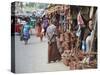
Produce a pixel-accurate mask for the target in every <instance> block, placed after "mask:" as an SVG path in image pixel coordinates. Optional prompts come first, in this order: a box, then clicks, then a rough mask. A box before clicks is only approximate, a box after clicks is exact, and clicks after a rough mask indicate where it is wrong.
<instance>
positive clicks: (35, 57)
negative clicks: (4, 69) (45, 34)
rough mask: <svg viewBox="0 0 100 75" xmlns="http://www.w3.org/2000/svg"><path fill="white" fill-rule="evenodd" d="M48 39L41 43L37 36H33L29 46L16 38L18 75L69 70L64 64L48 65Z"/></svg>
mask: <svg viewBox="0 0 100 75" xmlns="http://www.w3.org/2000/svg"><path fill="white" fill-rule="evenodd" d="M47 47H48V46H47V39H46V38H44V39H43V41H42V42H41V41H40V39H39V38H37V37H36V36H31V38H30V40H29V43H28V45H24V41H20V39H19V36H16V37H15V59H16V60H15V63H16V65H15V66H16V73H29V72H44V71H62V70H68V69H69V68H68V67H66V66H65V65H64V64H63V63H62V62H56V63H50V64H48V63H47V56H48V55H47V54H48V50H47Z"/></svg>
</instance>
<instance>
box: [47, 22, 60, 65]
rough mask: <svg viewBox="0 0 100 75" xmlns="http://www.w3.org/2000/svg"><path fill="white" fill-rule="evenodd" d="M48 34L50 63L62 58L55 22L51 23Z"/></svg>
mask: <svg viewBox="0 0 100 75" xmlns="http://www.w3.org/2000/svg"><path fill="white" fill-rule="evenodd" d="M46 34H47V38H48V63H50V62H51V61H54V62H55V61H56V60H60V57H61V56H60V53H59V51H58V49H57V41H56V26H55V25H54V24H53V23H50V24H49V26H48V28H47V32H46Z"/></svg>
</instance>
